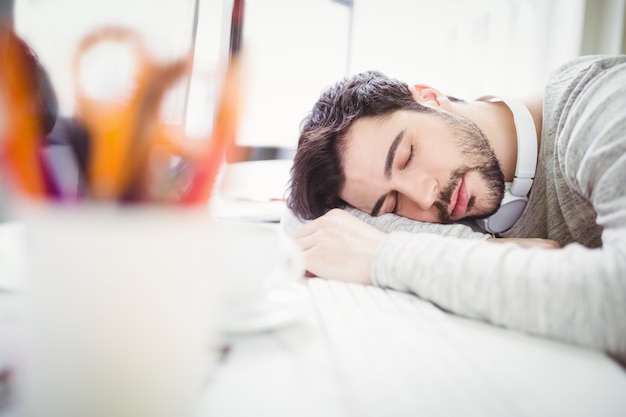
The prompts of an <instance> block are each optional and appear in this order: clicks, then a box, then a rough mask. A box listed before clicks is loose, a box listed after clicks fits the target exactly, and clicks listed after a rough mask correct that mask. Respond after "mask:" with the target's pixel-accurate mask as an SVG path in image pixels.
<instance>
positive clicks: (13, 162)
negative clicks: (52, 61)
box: [0, 26, 45, 198]
mask: <svg viewBox="0 0 626 417" xmlns="http://www.w3.org/2000/svg"><path fill="white" fill-rule="evenodd" d="M13 36H14V35H13V34H12V33H11V31H10V29H8V28H5V27H4V26H3V27H2V28H0V37H1V38H3V39H5V40H6V42H3V43H4V45H5V47H6V51H5V59H4V60H3V62H2V63H1V64H0V83H2V91H4V97H5V100H6V101H5V103H4V109H3V111H4V112H5V120H6V123H5V127H4V131H2V132H1V133H0V134H1V135H2V136H3V139H2V140H1V141H0V145H1V148H0V156H2V157H3V159H4V162H5V164H6V165H7V167H8V168H9V172H10V175H11V176H12V177H13V181H15V182H16V183H17V187H18V188H19V189H20V190H21V191H22V192H24V193H25V194H26V195H28V196H30V197H35V198H41V197H44V196H45V184H44V181H43V178H42V172H41V166H40V164H39V160H38V151H39V148H40V142H41V136H42V135H41V126H40V123H39V120H38V119H37V117H36V116H35V115H33V114H32V109H31V103H30V98H31V97H33V96H34V94H35V92H34V91H32V87H31V86H30V85H29V84H28V83H27V82H26V80H25V79H24V77H23V74H26V73H27V71H25V70H24V68H25V63H24V60H23V57H22V56H21V54H20V53H19V46H18V44H17V42H15V41H14V39H13Z"/></svg>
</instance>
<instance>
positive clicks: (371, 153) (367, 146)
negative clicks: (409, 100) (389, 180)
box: [340, 111, 410, 211]
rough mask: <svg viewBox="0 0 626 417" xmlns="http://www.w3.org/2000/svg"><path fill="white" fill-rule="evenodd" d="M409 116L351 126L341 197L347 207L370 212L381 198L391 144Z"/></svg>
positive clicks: (368, 119)
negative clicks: (350, 206) (386, 161)
mask: <svg viewBox="0 0 626 417" xmlns="http://www.w3.org/2000/svg"><path fill="white" fill-rule="evenodd" d="M406 113H410V112H403V111H397V112H394V113H392V114H391V115H387V116H377V117H364V118H361V119H359V120H357V121H356V122H354V124H353V125H352V127H351V128H350V130H349V131H348V133H347V134H346V138H345V141H346V142H345V144H346V147H345V151H344V154H343V158H342V159H343V170H344V175H345V178H346V180H345V182H344V186H343V188H342V190H341V192H340V197H341V198H342V199H343V200H344V201H346V202H347V203H348V204H350V205H352V206H355V207H358V208H360V209H362V210H366V211H369V210H371V209H372V208H373V204H374V203H375V202H376V200H377V199H378V198H379V197H380V196H381V195H382V194H384V193H385V192H386V191H385V186H386V179H385V176H384V168H385V160H386V157H387V152H388V150H389V147H390V146H391V143H392V142H393V141H394V139H395V138H396V136H397V135H398V133H399V132H400V131H401V130H402V129H403V128H404V126H405V124H406V123H408V120H407V119H408V117H409V114H406Z"/></svg>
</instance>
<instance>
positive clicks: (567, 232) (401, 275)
mask: <svg viewBox="0 0 626 417" xmlns="http://www.w3.org/2000/svg"><path fill="white" fill-rule="evenodd" d="M541 140H542V144H541V149H540V156H539V166H538V171H537V175H536V179H535V182H534V185H533V188H532V190H531V192H530V196H529V204H528V206H527V208H526V210H525V211H524V213H523V215H522V217H521V218H520V220H518V222H517V223H516V224H515V225H514V226H513V228H511V229H510V230H509V231H507V232H506V233H504V234H503V236H505V237H541V238H550V239H554V240H556V241H557V242H559V243H560V244H561V245H562V246H564V247H563V248H562V249H558V250H546V249H523V248H520V247H518V246H516V245H513V244H510V245H509V244H507V245H494V244H492V243H488V242H484V241H481V240H483V238H485V237H487V236H486V235H484V234H480V233H475V232H473V231H472V230H471V229H469V228H467V227H466V226H462V225H452V226H450V225H447V226H446V225H433V224H424V223H419V222H414V221H411V220H408V219H401V218H399V217H397V216H394V215H384V216H380V217H377V218H372V217H370V216H368V215H366V214H364V213H359V212H358V211H356V210H351V211H352V212H353V213H354V214H357V215H358V216H359V217H360V218H362V219H364V220H366V221H367V222H368V223H370V224H372V225H374V226H376V227H377V228H379V229H382V230H385V231H388V232H391V233H390V234H389V235H388V236H387V237H386V238H385V240H384V241H383V242H382V244H381V245H380V246H379V248H378V249H377V251H376V253H375V255H374V258H373V260H372V264H371V269H370V270H371V277H372V280H373V282H374V284H375V285H378V286H382V287H390V288H394V289H398V290H403V291H411V292H414V293H416V294H418V295H419V296H421V297H423V298H425V299H429V300H431V301H433V302H435V303H436V304H438V305H440V306H441V307H443V308H445V309H447V310H450V311H452V312H454V313H456V314H459V315H463V316H466V317H471V318H475V319H481V320H485V321H488V322H491V323H495V324H498V325H502V326H505V327H507V328H511V329H516V330H519V331H523V332H527V333H531V334H536V335H542V336H545V337H550V338H554V339H558V340H562V341H566V342H569V343H574V344H578V345H582V346H586V347H590V348H594V349H598V350H602V351H606V352H609V353H611V354H613V355H614V356H617V357H619V358H620V359H622V360H624V359H625V358H626V56H618V57H599V56H596V57H582V58H579V59H577V60H574V61H572V62H570V63H568V64H566V65H564V66H563V67H561V68H560V69H558V70H557V71H555V72H554V73H553V74H552V76H551V78H550V81H549V83H548V85H547V87H546V89H545V93H544V104H543V127H542V138H541ZM450 237H457V238H458V237H461V238H477V239H478V240H476V239H452V238H450Z"/></svg>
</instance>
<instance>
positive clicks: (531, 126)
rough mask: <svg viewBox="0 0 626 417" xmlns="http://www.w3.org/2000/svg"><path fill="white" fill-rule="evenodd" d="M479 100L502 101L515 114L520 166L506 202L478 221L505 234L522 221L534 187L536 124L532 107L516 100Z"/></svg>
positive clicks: (484, 227)
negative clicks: (517, 222) (529, 195)
mask: <svg viewBox="0 0 626 417" xmlns="http://www.w3.org/2000/svg"><path fill="white" fill-rule="evenodd" d="M478 100H484V101H489V102H498V101H501V102H503V103H504V104H506V105H507V106H508V108H509V109H510V110H511V112H512V113H513V121H514V122H515V131H516V132H517V163H516V165H515V178H514V179H513V182H512V183H510V182H507V183H506V184H505V185H506V189H505V192H504V199H503V200H502V203H501V204H500V208H499V209H498V211H497V212H496V213H495V214H493V215H491V216H490V217H487V218H486V219H479V220H476V224H477V225H478V226H479V227H480V228H481V229H483V230H485V231H486V232H489V233H502V232H504V231H506V230H508V229H510V228H511V226H513V225H514V224H515V222H516V221H517V220H518V219H519V218H520V216H521V215H522V212H523V211H524V208H526V203H527V202H528V197H527V196H528V193H529V192H530V187H532V185H533V179H534V178H535V169H536V168H537V132H536V130H535V122H534V121H533V117H532V115H531V114H530V111H529V110H528V108H527V107H526V106H525V105H524V104H523V103H522V102H521V101H519V100H517V99H514V98H510V97H507V98H497V97H489V96H487V97H481V98H479V99H478Z"/></svg>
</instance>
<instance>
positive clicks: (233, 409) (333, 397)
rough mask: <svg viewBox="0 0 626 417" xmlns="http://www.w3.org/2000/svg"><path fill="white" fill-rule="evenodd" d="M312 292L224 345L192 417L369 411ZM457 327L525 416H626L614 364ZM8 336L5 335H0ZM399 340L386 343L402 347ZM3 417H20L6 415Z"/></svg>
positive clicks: (2, 276) (491, 330) (383, 386)
mask: <svg viewBox="0 0 626 417" xmlns="http://www.w3.org/2000/svg"><path fill="white" fill-rule="evenodd" d="M271 210H274V208H272V209H271ZM21 244H22V242H21V240H20V227H19V225H16V224H4V225H0V289H8V290H11V291H10V292H7V291H4V292H0V319H2V318H4V319H6V318H7V317H8V318H10V317H13V316H12V315H13V314H15V312H16V311H19V298H20V292H21V290H22V288H21V285H20V284H21V282H20V279H19V275H20V265H21V259H22V258H21V253H22V252H21ZM312 283H313V281H311V280H309V281H306V282H305V283H304V284H303V287H304V288H305V294H306V296H305V297H304V300H303V304H304V305H303V308H302V314H301V315H300V316H299V317H298V320H297V321H294V322H291V323H289V324H286V325H284V326H281V327H276V328H272V329H269V330H266V331H263V332H256V333H247V334H232V335H227V336H226V338H225V342H226V343H227V345H228V346H229V350H228V353H227V354H226V355H225V356H224V357H223V359H222V360H221V361H220V363H219V364H218V365H217V367H216V368H215V370H214V372H213V373H212V375H211V377H210V380H209V381H208V383H207V385H206V391H205V392H204V395H203V396H202V399H201V402H200V407H199V412H198V415H197V416H194V417H204V416H211V417H239V416H242V417H244V416H246V417H247V416H255V417H258V416H260V417H263V416H268V417H270V416H271V417H283V416H284V417H294V416H297V417H308V416H311V417H318V416H324V417H360V415H355V414H354V412H353V410H354V408H355V406H359V405H364V404H367V400H368V398H358V397H354V396H352V397H351V396H350V395H349V393H348V392H349V391H350V387H349V386H347V385H346V380H345V378H342V375H341V373H340V371H339V367H338V366H337V365H338V364H337V362H336V356H334V355H333V350H332V346H331V343H330V341H329V338H328V335H327V334H326V330H327V329H326V328H325V326H324V322H323V321H322V320H321V318H320V314H319V313H320V311H319V309H320V308H324V307H323V306H320V305H316V304H315V303H314V302H313V298H312V297H311V294H312V292H311V284H312ZM16 307H17V308H16ZM449 319H450V322H451V323H452V329H453V330H452V331H453V332H454V335H455V336H458V337H460V338H462V337H465V336H468V335H469V336H471V340H473V342H471V343H472V344H470V345H465V346H463V345H460V346H456V347H455V346H452V347H451V348H452V349H458V350H459V351H458V354H459V355H460V354H467V353H468V352H469V353H472V352H473V354H474V356H475V358H476V359H477V360H483V361H484V360H489V361H490V363H492V364H493V371H494V372H497V373H499V374H501V375H503V376H504V378H505V379H504V380H505V381H508V383H510V384H517V386H516V387H515V388H516V389H517V392H519V393H520V394H519V395H520V399H521V400H522V401H524V402H525V403H527V404H528V405H529V407H528V408H527V409H525V411H524V412H520V413H518V415H522V416H533V417H534V416H537V417H539V416H541V417H543V416H568V417H571V416H581V417H582V416H588V415H593V416H594V417H596V416H600V417H603V416H616V417H617V416H624V415H626V372H625V371H624V370H623V369H622V368H620V367H619V366H618V365H617V364H616V363H614V362H613V361H611V360H610V359H609V358H607V357H606V356H604V355H602V354H600V353H597V352H591V351H587V350H583V349H579V348H576V347H573V346H568V345H564V344H560V343H557V342H552V341H548V340H543V339H540V338H533V337H530V336H526V335H522V334H519V333H516V332H512V331H508V330H505V329H500V328H496V327H493V326H489V325H487V324H483V323H478V322H473V321H470V320H465V319H461V318H458V317H454V316H450V317H449ZM1 322H2V321H1V320H0V323H1ZM2 331H3V328H2V327H0V335H1V332H2ZM350 331H351V329H350V328H347V327H346V328H345V332H350ZM397 336H398V337H396V338H389V339H388V340H387V343H388V344H389V345H394V344H396V345H397V344H402V343H404V340H403V338H402V337H401V335H400V334H398V335H397ZM2 340H3V339H2V338H0V343H2ZM468 340H469V339H468ZM496 346H497V347H496ZM0 354H2V346H1V345H0ZM0 359H2V358H0ZM372 360H376V358H372ZM2 365H3V362H2V361H1V360H0V366H2ZM509 377H510V379H507V378H509ZM388 382H390V381H385V380H381V381H379V383H378V384H377V386H376V390H377V392H378V396H379V397H381V398H383V399H384V398H385V396H386V395H387V394H388V393H389V394H390V392H389V390H391V389H392V388H391V387H392V385H391V384H389V383H388ZM505 383H507V382H505ZM355 403H362V404H355ZM388 411H389V412H388V413H385V414H386V415H389V416H397V415H400V413H398V412H396V411H397V410H396V408H395V405H394V404H393V403H391V402H390V403H389V404H388ZM496 416H497V417H500V415H496ZM0 417H17V416H15V415H14V413H13V414H12V412H11V409H7V408H5V409H4V410H2V409H0ZM53 417H56V416H53ZM181 417H182V416H181ZM464 417H465V416H464ZM507 417H508V416H507Z"/></svg>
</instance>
